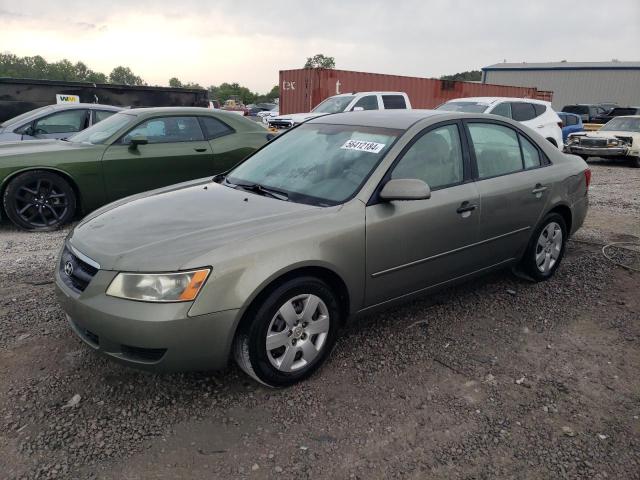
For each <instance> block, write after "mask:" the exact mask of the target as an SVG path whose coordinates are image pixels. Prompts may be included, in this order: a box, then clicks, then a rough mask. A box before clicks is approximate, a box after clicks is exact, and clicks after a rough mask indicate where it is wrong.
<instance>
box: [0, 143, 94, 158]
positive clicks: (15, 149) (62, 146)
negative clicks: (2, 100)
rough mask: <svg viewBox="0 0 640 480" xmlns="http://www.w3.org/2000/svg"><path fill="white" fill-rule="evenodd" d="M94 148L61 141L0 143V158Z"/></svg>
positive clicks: (84, 144)
mask: <svg viewBox="0 0 640 480" xmlns="http://www.w3.org/2000/svg"><path fill="white" fill-rule="evenodd" d="M94 147H95V145H92V144H89V143H73V142H65V141H63V140H27V141H22V140H20V141H15V142H3V143H0V157H9V156H13V155H31V154H34V153H44V152H62V151H69V150H78V149H83V148H94Z"/></svg>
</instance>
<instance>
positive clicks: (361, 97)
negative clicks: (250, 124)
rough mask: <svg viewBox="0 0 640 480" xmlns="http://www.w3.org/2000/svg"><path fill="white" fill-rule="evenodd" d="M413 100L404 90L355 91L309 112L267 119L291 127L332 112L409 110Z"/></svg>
mask: <svg viewBox="0 0 640 480" xmlns="http://www.w3.org/2000/svg"><path fill="white" fill-rule="evenodd" d="M409 109H411V102H410V101H409V97H408V96H407V94H406V93H404V92H354V93H341V94H340V95H334V96H333V97H329V98H326V99H325V100H323V101H322V102H320V103H319V104H318V105H317V106H316V107H315V108H314V109H313V110H311V111H310V112H308V113H291V114H288V115H280V116H278V117H272V118H269V119H267V121H268V123H269V126H270V127H272V128H277V129H287V128H291V127H293V126H294V125H297V124H298V123H302V122H304V121H305V120H309V119H310V118H315V117H319V116H321V115H328V114H330V113H340V112H353V111H358V110H409Z"/></svg>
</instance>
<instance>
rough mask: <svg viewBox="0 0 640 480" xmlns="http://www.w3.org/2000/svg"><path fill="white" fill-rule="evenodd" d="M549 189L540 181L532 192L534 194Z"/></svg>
mask: <svg viewBox="0 0 640 480" xmlns="http://www.w3.org/2000/svg"><path fill="white" fill-rule="evenodd" d="M546 189H547V187H545V186H544V185H542V184H541V183H538V184H537V185H536V186H535V187H534V188H533V190H531V193H533V194H534V195H537V194H538V193H542V192H544V191H545V190H546Z"/></svg>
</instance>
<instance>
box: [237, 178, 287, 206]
mask: <svg viewBox="0 0 640 480" xmlns="http://www.w3.org/2000/svg"><path fill="white" fill-rule="evenodd" d="M227 183H229V184H230V185H235V186H237V187H240V188H242V189H243V190H248V191H249V192H254V193H257V194H258V195H264V196H267V197H271V198H276V199H278V200H283V201H285V202H286V201H288V200H289V195H287V194H286V193H285V192H282V191H280V190H275V189H273V188H270V187H265V186H263V185H260V184H259V183H235V184H234V183H231V182H229V181H228V180H227Z"/></svg>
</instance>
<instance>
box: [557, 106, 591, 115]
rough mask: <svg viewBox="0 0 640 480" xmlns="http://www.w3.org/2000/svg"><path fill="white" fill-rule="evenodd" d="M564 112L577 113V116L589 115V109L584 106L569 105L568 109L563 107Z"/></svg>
mask: <svg viewBox="0 0 640 480" xmlns="http://www.w3.org/2000/svg"><path fill="white" fill-rule="evenodd" d="M562 111H563V112H567V113H575V114H577V115H588V114H589V107H586V106H584V105H567V106H566V107H563V109H562Z"/></svg>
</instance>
